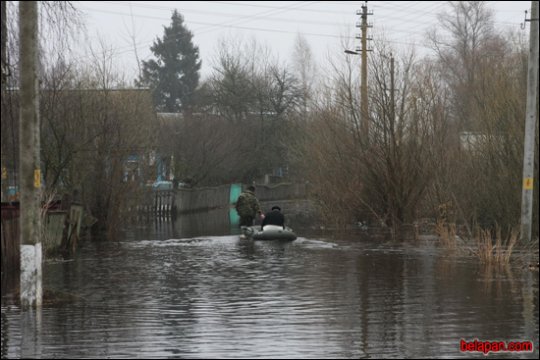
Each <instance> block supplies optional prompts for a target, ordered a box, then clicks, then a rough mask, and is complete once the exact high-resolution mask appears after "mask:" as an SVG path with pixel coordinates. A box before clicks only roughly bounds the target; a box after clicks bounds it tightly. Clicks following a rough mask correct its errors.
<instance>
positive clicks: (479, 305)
mask: <svg viewBox="0 0 540 360" xmlns="http://www.w3.org/2000/svg"><path fill="white" fill-rule="evenodd" d="M197 216H199V217H197ZM205 219H206V220H207V222H205ZM208 219H209V218H208V214H206V216H204V215H190V216H184V217H183V218H182V219H181V220H180V219H179V221H176V222H175V223H174V224H173V223H162V224H156V223H151V224H148V225H138V226H134V227H132V228H131V229H130V230H129V231H127V232H126V234H125V236H124V237H123V238H122V239H121V240H120V241H118V242H95V243H86V244H84V246H83V247H82V248H81V249H80V250H79V253H78V254H77V256H76V257H75V258H74V259H72V260H69V261H62V260H49V261H47V262H46V263H45V265H44V287H45V289H48V290H51V291H56V292H61V293H66V294H69V295H70V296H71V297H72V298H73V299H72V300H71V301H69V302H68V303H65V304H61V305H58V306H48V307H44V308H43V309H42V311H41V314H35V313H33V312H32V313H31V314H25V315H24V316H23V318H21V312H20V309H19V308H18V307H17V306H16V305H12V304H9V303H8V302H7V301H4V300H3V301H2V357H9V358H19V357H41V358H80V357H92V358H367V357H370V358H388V357H392V358H403V357H407V358H432V357H471V356H475V357H478V358H484V355H483V354H481V353H470V352H461V351H460V340H461V339H465V340H467V341H472V340H474V339H479V340H481V341H487V340H489V341H505V342H509V341H532V342H533V343H534V346H535V349H534V352H532V353H531V352H527V353H506V354H503V355H502V356H503V357H519V358H538V348H537V346H538V272H531V271H528V270H526V269H525V270H524V269H520V268H517V267H510V268H508V269H505V270H499V269H494V268H486V267H482V266H480V265H479V264H478V263H477V261H476V260H475V259H473V258H463V257H459V258H458V257H452V256H448V254H447V253H446V252H445V251H444V250H442V249H439V248H438V247H436V246H435V245H433V244H432V243H431V242H430V241H428V240H427V239H424V240H419V241H417V242H414V243H391V242H382V241H380V240H377V241H375V240H373V239H370V238H369V237H367V235H362V234H361V233H359V234H347V235H337V234H316V235H309V233H308V232H307V231H301V229H298V230H297V234H298V235H299V238H298V239H297V240H295V241H293V242H279V241H259V242H253V241H251V240H240V239H239V237H238V235H236V234H234V230H232V231H231V229H230V228H228V227H226V226H224V225H223V224H220V222H219V221H214V222H213V223H212V224H213V225H212V224H210V223H209V222H208V221H210V222H212V221H211V220H208ZM194 224H200V225H194ZM205 224H206V225H207V226H205ZM158 225H159V226H158ZM193 226H195V228H194V227H193ZM198 226H200V228H199V227H198ZM194 233H198V234H202V235H195V234H194ZM331 235H332V236H331ZM2 293H3V294H4V290H3V291H2ZM26 317H30V319H25V318H26ZM36 318H37V321H38V327H37V331H35V330H27V329H25V328H24V327H25V326H26V325H25V324H28V323H31V324H34V323H35V321H36ZM28 332H30V336H24V337H23V336H22V335H21V334H22V333H28ZM492 355H493V354H492ZM496 356H497V357H500V356H501V354H497V355H496Z"/></svg>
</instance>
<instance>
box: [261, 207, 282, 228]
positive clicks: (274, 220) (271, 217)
mask: <svg viewBox="0 0 540 360" xmlns="http://www.w3.org/2000/svg"><path fill="white" fill-rule="evenodd" d="M266 225H275V226H281V227H283V228H284V229H285V216H284V215H283V214H282V213H281V208H280V207H279V206H273V207H272V211H269V212H267V213H266V214H264V219H263V221H262V223H261V230H264V227H265V226H266Z"/></svg>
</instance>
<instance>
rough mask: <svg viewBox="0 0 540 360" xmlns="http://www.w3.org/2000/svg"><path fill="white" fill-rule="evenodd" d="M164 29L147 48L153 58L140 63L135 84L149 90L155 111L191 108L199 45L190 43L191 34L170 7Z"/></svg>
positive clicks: (197, 79) (197, 78)
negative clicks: (140, 72) (160, 36)
mask: <svg viewBox="0 0 540 360" xmlns="http://www.w3.org/2000/svg"><path fill="white" fill-rule="evenodd" d="M164 30H165V31H164V34H163V38H162V39H159V38H158V39H156V41H154V44H153V45H152V47H151V48H150V50H152V52H153V53H154V56H155V58H156V59H155V60H148V61H143V62H142V65H143V72H142V76H141V78H140V79H139V85H143V86H150V87H151V88H152V89H153V94H154V103H155V104H156V108H157V110H158V111H162V112H182V111H186V110H189V109H190V108H191V105H192V103H193V99H194V93H195V89H196V88H197V85H198V84H199V70H200V68H201V60H199V48H198V47H197V46H195V45H193V42H192V39H193V34H192V33H191V31H189V30H188V29H187V28H186V27H185V25H184V18H183V16H182V15H180V14H179V13H178V11H176V10H174V12H173V15H172V22H171V26H169V27H165V28H164Z"/></svg>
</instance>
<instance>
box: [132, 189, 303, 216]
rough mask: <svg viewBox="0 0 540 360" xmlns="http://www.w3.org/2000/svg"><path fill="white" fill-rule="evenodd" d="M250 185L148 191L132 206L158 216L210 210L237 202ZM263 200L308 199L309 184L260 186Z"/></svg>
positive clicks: (259, 190)
mask: <svg viewBox="0 0 540 360" xmlns="http://www.w3.org/2000/svg"><path fill="white" fill-rule="evenodd" d="M245 188H247V185H242V184H227V185H220V186H213V187H203V188H194V189H183V188H182V189H176V190H153V189H152V190H150V189H149V190H148V191H147V192H146V193H145V194H144V196H143V200H142V202H141V203H140V204H139V205H137V206H135V207H131V210H135V209H136V210H138V211H139V212H143V213H144V214H147V215H153V216H156V217H169V216H174V214H176V213H187V212H196V211H208V210H212V209H218V208H225V207H229V206H231V205H234V203H236V200H237V199H238V196H239V195H240V192H241V190H242V189H244V190H245ZM255 195H256V196H257V198H258V199H259V200H260V201H273V200H291V199H305V198H306V197H307V185H306V184H289V183H287V184H279V185H274V186H267V185H258V186H257V190H256V194H255Z"/></svg>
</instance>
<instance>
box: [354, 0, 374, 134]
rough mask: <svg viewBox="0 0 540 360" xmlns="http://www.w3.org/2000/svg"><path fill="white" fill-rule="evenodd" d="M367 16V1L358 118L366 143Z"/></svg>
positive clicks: (363, 26) (363, 31) (367, 126)
mask: <svg viewBox="0 0 540 360" xmlns="http://www.w3.org/2000/svg"><path fill="white" fill-rule="evenodd" d="M357 14H358V12H357ZM359 15H360V14H359ZM368 15H371V14H368V8H367V1H366V2H365V3H364V5H362V12H361V16H362V23H361V29H362V48H361V50H360V51H361V55H362V71H361V74H360V76H361V83H360V116H361V123H360V126H361V129H362V134H363V136H364V139H365V140H366V141H367V140H368V139H369V112H368V86H367V52H368V49H367V40H368V38H367V29H368V22H367V17H368Z"/></svg>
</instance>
